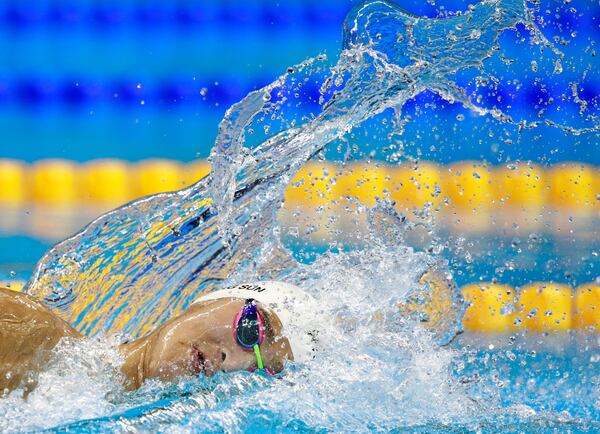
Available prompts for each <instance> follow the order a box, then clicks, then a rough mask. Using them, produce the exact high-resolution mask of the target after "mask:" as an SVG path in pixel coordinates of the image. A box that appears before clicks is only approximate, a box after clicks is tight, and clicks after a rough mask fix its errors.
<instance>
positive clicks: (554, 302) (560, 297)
mask: <svg viewBox="0 0 600 434" xmlns="http://www.w3.org/2000/svg"><path fill="white" fill-rule="evenodd" d="M518 297H519V298H518V303H517V306H518V307H517V309H518V313H517V315H516V316H517V318H519V320H520V324H521V325H522V326H523V327H524V328H525V329H527V330H530V331H536V332H556V331H566V330H570V329H571V326H572V319H573V312H572V311H573V307H572V293H571V288H570V287H569V286H567V285H563V284H558V283H549V282H546V283H544V282H538V283H531V284H528V285H525V286H523V287H522V288H521V290H520V291H519V296H518Z"/></svg>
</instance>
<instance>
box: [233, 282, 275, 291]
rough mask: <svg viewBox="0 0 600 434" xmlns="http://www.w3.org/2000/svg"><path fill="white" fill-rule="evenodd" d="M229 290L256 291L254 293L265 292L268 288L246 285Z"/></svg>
mask: <svg viewBox="0 0 600 434" xmlns="http://www.w3.org/2000/svg"><path fill="white" fill-rule="evenodd" d="M229 289H245V290H246V291H254V292H263V291H266V290H267V288H265V287H264V286H260V285H251V284H248V283H246V284H244V285H240V286H235V287H233V288H229Z"/></svg>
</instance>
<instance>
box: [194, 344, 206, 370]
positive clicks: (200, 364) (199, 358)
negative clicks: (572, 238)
mask: <svg viewBox="0 0 600 434" xmlns="http://www.w3.org/2000/svg"><path fill="white" fill-rule="evenodd" d="M208 363H209V362H208V360H206V358H205V357H204V353H203V352H202V351H200V350H199V349H198V348H196V347H194V348H193V350H192V365H193V367H194V372H195V373H196V375H198V374H204V375H206V365H207V364H208Z"/></svg>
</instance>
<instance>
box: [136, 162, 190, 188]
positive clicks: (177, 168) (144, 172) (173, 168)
mask: <svg viewBox="0 0 600 434" xmlns="http://www.w3.org/2000/svg"><path fill="white" fill-rule="evenodd" d="M182 172H183V171H182V167H181V165H180V164H179V163H178V162H176V161H172V160H159V159H152V160H145V161H141V162H140V163H139V164H138V166H137V170H136V171H135V182H134V185H135V193H136V196H137V197H143V196H149V195H151V194H156V193H163V192H167V191H176V190H180V189H182V188H183V187H184V186H185V177H184V176H182Z"/></svg>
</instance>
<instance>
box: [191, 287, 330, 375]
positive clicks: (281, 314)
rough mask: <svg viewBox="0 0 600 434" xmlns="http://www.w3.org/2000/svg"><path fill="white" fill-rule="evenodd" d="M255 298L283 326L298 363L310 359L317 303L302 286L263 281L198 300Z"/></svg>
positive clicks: (312, 352) (217, 292) (315, 341)
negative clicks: (270, 311) (269, 310)
mask: <svg viewBox="0 0 600 434" xmlns="http://www.w3.org/2000/svg"><path fill="white" fill-rule="evenodd" d="M231 297H235V298H240V299H255V300H257V301H258V302H259V304H262V305H263V306H266V307H268V308H269V309H271V310H272V312H273V313H274V314H275V315H276V316H277V319H278V320H279V321H280V323H281V324H282V326H283V329H282V334H283V336H285V337H286V338H287V339H288V340H289V343H290V346H291V350H292V353H293V359H294V360H295V361H296V362H301V363H302V362H307V361H309V360H311V359H312V358H313V357H314V355H315V351H316V349H317V344H318V342H317V335H318V328H317V327H316V326H317V322H321V321H317V320H316V317H317V314H318V311H319V310H320V308H319V304H318V302H317V301H316V300H315V299H314V298H313V297H312V296H310V295H309V294H308V293H306V292H305V291H304V290H302V289H301V288H299V287H297V286H294V285H291V284H289V283H285V282H277V281H264V282H256V283H247V284H242V285H238V286H234V287H230V288H226V289H221V290H219V291H214V292H210V293H208V294H204V295H202V296H201V297H199V298H198V299H197V300H196V303H200V302H205V301H208V300H219V299H223V298H231Z"/></svg>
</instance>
